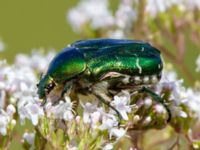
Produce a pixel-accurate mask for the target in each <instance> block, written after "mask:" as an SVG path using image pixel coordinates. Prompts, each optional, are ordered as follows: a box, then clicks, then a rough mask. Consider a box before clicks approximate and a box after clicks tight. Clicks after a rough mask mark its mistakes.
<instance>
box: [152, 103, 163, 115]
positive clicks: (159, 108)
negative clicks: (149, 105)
mask: <svg viewBox="0 0 200 150" xmlns="http://www.w3.org/2000/svg"><path fill="white" fill-rule="evenodd" d="M154 108H155V111H156V112H157V113H159V114H163V113H165V112H166V110H165V108H164V106H163V105H161V104H156V105H155V106H154Z"/></svg>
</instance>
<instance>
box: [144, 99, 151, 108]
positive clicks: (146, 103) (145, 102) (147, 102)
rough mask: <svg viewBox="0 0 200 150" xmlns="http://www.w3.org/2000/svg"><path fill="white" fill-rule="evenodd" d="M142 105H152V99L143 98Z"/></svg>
mask: <svg viewBox="0 0 200 150" xmlns="http://www.w3.org/2000/svg"><path fill="white" fill-rule="evenodd" d="M144 105H145V107H147V108H149V107H150V106H151V105H152V99H150V98H146V99H145V100H144Z"/></svg>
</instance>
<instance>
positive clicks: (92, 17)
mask: <svg viewBox="0 0 200 150" xmlns="http://www.w3.org/2000/svg"><path fill="white" fill-rule="evenodd" d="M68 20H69V23H70V24H71V26H72V27H73V29H74V31H75V32H79V31H80V30H81V28H82V27H84V26H86V25H87V24H88V23H89V22H90V25H91V27H92V28H94V29H98V28H102V27H107V26H110V25H112V24H113V21H114V19H113V16H112V15H111V12H110V11H109V9H108V1H107V0H82V1H81V2H80V3H79V4H78V6H77V7H76V8H73V9H72V10H70V12H69V15H68Z"/></svg>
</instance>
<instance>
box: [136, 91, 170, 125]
mask: <svg viewBox="0 0 200 150" xmlns="http://www.w3.org/2000/svg"><path fill="white" fill-rule="evenodd" d="M139 92H146V93H147V94H149V95H150V96H151V97H152V98H153V99H154V100H155V101H156V102H159V103H161V104H162V105H163V106H164V107H165V109H166V110H167V113H168V119H167V122H170V120H171V117H172V114H171V111H170V110H169V108H168V106H167V105H166V104H165V102H164V99H163V98H162V97H160V96H159V95H158V94H156V93H155V92H153V91H152V90H151V89H149V88H146V87H142V88H141V89H139Z"/></svg>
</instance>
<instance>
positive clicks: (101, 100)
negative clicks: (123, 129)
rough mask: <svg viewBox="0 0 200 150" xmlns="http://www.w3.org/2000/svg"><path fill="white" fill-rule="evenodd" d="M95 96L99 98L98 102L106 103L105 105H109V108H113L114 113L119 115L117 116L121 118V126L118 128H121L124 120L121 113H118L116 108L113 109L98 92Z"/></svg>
mask: <svg viewBox="0 0 200 150" xmlns="http://www.w3.org/2000/svg"><path fill="white" fill-rule="evenodd" d="M93 94H94V95H95V96H96V97H97V98H98V100H99V101H100V102H102V103H104V104H105V105H107V106H108V107H109V108H111V109H112V110H114V111H115V112H116V114H117V116H118V118H119V124H118V126H120V122H121V120H122V116H121V114H120V113H119V111H118V110H117V109H116V108H115V107H113V106H112V105H111V104H110V103H109V102H108V101H106V100H105V99H104V98H103V96H102V95H100V94H98V93H97V92H94V93H93Z"/></svg>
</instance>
